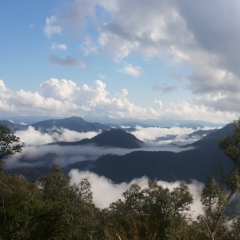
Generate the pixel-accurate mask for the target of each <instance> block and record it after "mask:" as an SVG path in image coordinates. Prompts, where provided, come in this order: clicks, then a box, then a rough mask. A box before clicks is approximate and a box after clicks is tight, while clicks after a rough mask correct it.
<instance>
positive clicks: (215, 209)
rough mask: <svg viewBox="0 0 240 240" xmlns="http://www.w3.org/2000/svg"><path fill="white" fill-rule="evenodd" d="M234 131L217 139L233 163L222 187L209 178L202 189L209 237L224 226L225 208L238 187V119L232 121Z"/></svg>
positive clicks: (212, 239)
mask: <svg viewBox="0 0 240 240" xmlns="http://www.w3.org/2000/svg"><path fill="white" fill-rule="evenodd" d="M232 126H233V128H234V132H233V134H232V136H228V137H224V138H222V139H220V141H219V147H220V149H222V150H223V152H224V153H225V154H226V155H227V156H228V157H229V159H230V161H231V162H232V163H233V168H232V170H231V172H230V173H228V174H227V176H226V178H225V179H224V181H223V184H224V188H222V187H220V185H219V184H218V183H217V181H216V180H215V179H213V178H210V179H209V180H208V182H207V184H206V185H205V187H204V189H203V191H202V199H201V200H202V203H203V206H204V212H205V216H204V221H205V223H206V226H207V229H208V231H209V235H210V239H211V240H214V239H215V237H216V236H218V235H219V234H220V233H219V232H224V231H220V230H221V228H224V213H225V210H226V208H227V206H228V204H229V202H230V201H231V199H232V198H233V196H234V195H235V193H236V192H237V191H238V190H239V189H240V120H237V121H234V122H233V123H232Z"/></svg>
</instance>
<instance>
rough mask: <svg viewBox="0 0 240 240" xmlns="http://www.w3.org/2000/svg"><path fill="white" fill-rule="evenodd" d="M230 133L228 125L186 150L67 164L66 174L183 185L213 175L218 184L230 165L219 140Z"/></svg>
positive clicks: (137, 154)
mask: <svg viewBox="0 0 240 240" xmlns="http://www.w3.org/2000/svg"><path fill="white" fill-rule="evenodd" d="M232 131H233V128H232V126H231V125H227V126H226V127H224V128H222V129H220V130H217V131H214V132H212V133H210V134H209V135H207V136H206V137H204V138H203V139H201V140H199V141H197V142H196V143H195V144H192V145H191V146H192V147H194V148H193V149H191V150H187V151H182V152H178V153H174V152H167V151H165V152H162V151H156V152H148V151H134V152H131V153H129V154H126V155H123V156H118V155H113V154H109V155H104V156H102V157H100V158H98V159H97V160H95V161H83V162H77V163H74V164H72V165H68V166H67V167H65V172H66V173H67V172H69V171H70V170H71V169H79V170H81V171H85V170H88V171H92V172H95V173H97V174H98V175H100V176H105V177H107V178H109V179H111V180H112V181H113V182H116V183H121V182H130V181H131V180H133V179H134V178H140V177H142V176H147V177H150V178H152V179H158V180H164V181H177V180H183V181H186V182H189V181H191V179H196V180H198V181H201V182H204V181H206V179H207V177H208V176H215V177H216V178H217V179H218V180H219V181H220V180H221V178H222V177H223V176H224V175H225V174H226V172H228V171H230V169H231V168H232V163H231V161H230V160H229V159H228V158H227V157H226V156H225V155H224V153H223V152H222V151H221V150H220V149H219V148H218V142H219V139H220V138H221V137H225V136H227V135H231V134H232Z"/></svg>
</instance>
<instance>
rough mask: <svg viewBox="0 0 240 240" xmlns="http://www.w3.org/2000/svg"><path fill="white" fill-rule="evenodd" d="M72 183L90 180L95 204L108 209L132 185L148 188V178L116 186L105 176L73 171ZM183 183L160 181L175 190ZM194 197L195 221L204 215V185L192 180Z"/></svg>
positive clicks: (191, 186) (71, 175) (191, 211)
mask: <svg viewBox="0 0 240 240" xmlns="http://www.w3.org/2000/svg"><path fill="white" fill-rule="evenodd" d="M69 176H70V183H71V184H78V183H79V182H80V181H81V179H83V178H88V179H89V182H90V183H91V187H92V189H91V190H92V192H93V202H94V204H95V205H96V206H97V207H98V208H107V207H109V205H110V204H111V203H112V202H115V201H117V200H118V199H123V196H122V193H123V192H124V191H126V190H127V189H128V188H129V187H130V185H131V184H133V183H138V184H139V185H140V186H141V187H142V188H144V187H147V183H148V178H147V177H145V176H143V177H142V178H138V179H134V180H132V181H131V182H130V183H125V182H123V183H120V184H114V183H113V182H112V181H111V180H109V179H107V178H106V177H103V176H98V175H97V174H95V173H92V172H88V171H83V172H80V171H78V170H75V169H73V170H71V171H70V173H69ZM180 183H181V182H180V181H176V182H164V181H158V184H159V185H161V186H163V187H164V188H169V189H170V190H172V189H173V188H175V187H177V186H179V184H180ZM186 185H187V186H188V188H189V190H190V192H191V194H192V195H193V199H194V200H193V204H191V210H190V213H191V215H192V217H193V218H194V219H196V217H197V216H198V215H199V214H202V213H203V210H202V203H201V201H200V199H201V191H202V189H203V184H202V183H200V182H198V181H195V180H192V182H191V183H189V184H186Z"/></svg>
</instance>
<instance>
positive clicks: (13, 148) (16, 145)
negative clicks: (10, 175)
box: [0, 124, 24, 172]
mask: <svg viewBox="0 0 240 240" xmlns="http://www.w3.org/2000/svg"><path fill="white" fill-rule="evenodd" d="M23 146H24V143H21V142H20V139H19V137H16V136H15V135H14V134H13V132H12V131H11V129H10V128H8V127H7V126H5V125H2V124H0V172H2V171H3V158H4V157H5V156H7V155H13V154H15V153H16V152H21V151H22V147H23Z"/></svg>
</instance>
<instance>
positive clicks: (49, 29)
mask: <svg viewBox="0 0 240 240" xmlns="http://www.w3.org/2000/svg"><path fill="white" fill-rule="evenodd" d="M61 30H62V28H61V26H59V25H57V18H56V17H55V16H51V17H47V18H46V25H45V27H44V32H45V34H46V35H47V36H48V37H51V36H52V35H53V34H60V33H61Z"/></svg>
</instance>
